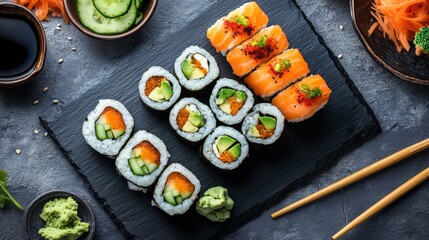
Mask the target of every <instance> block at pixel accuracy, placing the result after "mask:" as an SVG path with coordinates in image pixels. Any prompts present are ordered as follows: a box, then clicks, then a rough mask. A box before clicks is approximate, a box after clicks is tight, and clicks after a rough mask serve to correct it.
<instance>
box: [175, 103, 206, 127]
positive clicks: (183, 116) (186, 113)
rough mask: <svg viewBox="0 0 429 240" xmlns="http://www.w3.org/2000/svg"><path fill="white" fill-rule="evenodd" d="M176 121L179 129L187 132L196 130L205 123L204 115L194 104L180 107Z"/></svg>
mask: <svg viewBox="0 0 429 240" xmlns="http://www.w3.org/2000/svg"><path fill="white" fill-rule="evenodd" d="M176 121H177V125H178V126H179V129H180V130H182V131H184V132H188V133H193V132H197V131H198V130H199V129H200V128H201V127H203V126H204V125H205V119H204V116H203V115H202V114H201V112H200V111H199V110H198V108H197V106H195V105H194V104H188V105H187V106H186V107H184V108H182V109H180V111H179V113H178V114H177V119H176Z"/></svg>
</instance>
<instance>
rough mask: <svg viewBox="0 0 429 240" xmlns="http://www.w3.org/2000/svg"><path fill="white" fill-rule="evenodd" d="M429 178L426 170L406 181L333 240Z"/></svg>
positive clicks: (428, 169)
mask: <svg viewBox="0 0 429 240" xmlns="http://www.w3.org/2000/svg"><path fill="white" fill-rule="evenodd" d="M428 178H429V168H426V169H425V170H423V171H421V172H420V173H419V174H417V175H416V176H414V177H413V178H411V179H410V180H408V181H406V182H405V183H404V184H402V185H401V186H399V187H398V188H397V189H395V190H394V191H393V192H391V193H389V194H388V195H387V196H385V197H384V198H382V199H381V200H380V201H378V202H377V203H376V204H374V205H373V206H372V207H370V208H368V210H366V211H365V212H363V213H362V214H361V215H359V216H358V217H357V218H355V219H354V220H353V221H351V222H350V223H349V224H347V225H346V226H345V227H344V228H343V229H341V230H340V231H338V232H337V233H336V234H335V235H334V236H332V239H333V240H336V239H338V238H339V237H341V236H342V235H344V234H345V233H347V232H348V231H350V230H352V229H353V228H355V227H356V226H357V225H359V224H361V223H362V222H364V221H366V220H367V219H368V218H370V217H371V216H373V215H374V214H376V213H378V212H379V211H381V210H382V209H383V208H385V207H387V206H388V205H389V204H391V203H392V202H394V201H395V200H397V199H398V198H400V197H402V195H404V194H405V193H407V192H409V191H410V190H412V189H413V188H415V187H416V186H418V185H419V184H421V183H422V182H424V181H425V180H427V179H428Z"/></svg>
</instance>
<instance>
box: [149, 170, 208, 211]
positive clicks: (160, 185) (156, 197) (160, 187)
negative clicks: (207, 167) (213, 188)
mask: <svg viewBox="0 0 429 240" xmlns="http://www.w3.org/2000/svg"><path fill="white" fill-rule="evenodd" d="M173 172H178V173H180V174H182V175H183V176H185V177H186V178H187V179H188V180H189V181H190V182H191V183H192V184H193V185H194V187H195V189H194V192H193V193H192V194H191V196H190V197H189V198H186V199H185V200H183V202H182V203H181V204H178V205H176V206H173V205H171V204H170V203H168V202H166V201H165V200H164V197H163V191H164V188H165V185H166V181H167V178H168V176H169V175H170V174H171V173H173ZM200 189H201V184H200V181H199V180H198V178H197V177H196V176H195V175H194V174H193V173H192V172H191V171H189V170H188V169H187V168H185V167H184V166H182V165H181V164H179V163H172V164H171V165H170V166H168V167H167V168H166V169H165V170H164V172H163V173H162V174H161V176H160V177H159V180H158V182H157V183H156V186H155V190H154V192H153V201H152V206H156V207H159V208H160V209H161V210H163V211H164V212H166V213H167V214H168V215H170V216H173V215H180V214H184V213H185V212H187V211H188V210H189V208H190V207H191V206H192V204H193V203H194V201H195V199H197V197H198V193H199V192H200Z"/></svg>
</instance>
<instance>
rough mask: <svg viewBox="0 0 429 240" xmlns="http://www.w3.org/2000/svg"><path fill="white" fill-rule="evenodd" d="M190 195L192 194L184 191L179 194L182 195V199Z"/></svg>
mask: <svg viewBox="0 0 429 240" xmlns="http://www.w3.org/2000/svg"><path fill="white" fill-rule="evenodd" d="M191 195H192V193H191V192H184V193H182V194H181V196H182V198H183V199H187V198H188V197H189V196H191Z"/></svg>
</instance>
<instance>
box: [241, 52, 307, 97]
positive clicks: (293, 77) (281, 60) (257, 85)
mask: <svg viewBox="0 0 429 240" xmlns="http://www.w3.org/2000/svg"><path fill="white" fill-rule="evenodd" d="M309 73H310V69H309V68H308V64H307V62H306V61H305V60H304V57H303V56H302V55H301V53H300V52H299V50H298V49H290V50H287V51H285V52H283V53H282V54H280V55H278V56H276V57H274V58H272V59H271V60H270V61H268V62H267V63H264V64H262V65H261V66H259V67H258V68H257V69H256V70H255V71H253V72H251V73H250V74H249V75H248V76H247V77H246V78H245V79H244V81H245V82H246V83H247V85H248V86H249V87H250V88H251V89H252V90H253V92H254V93H255V94H256V95H259V96H261V97H262V98H270V97H272V96H273V95H274V94H276V93H277V92H279V91H281V90H283V89H284V88H285V87H287V86H289V85H290V84H292V83H294V82H296V81H297V80H299V79H301V78H303V77H305V76H307V74H309Z"/></svg>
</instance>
